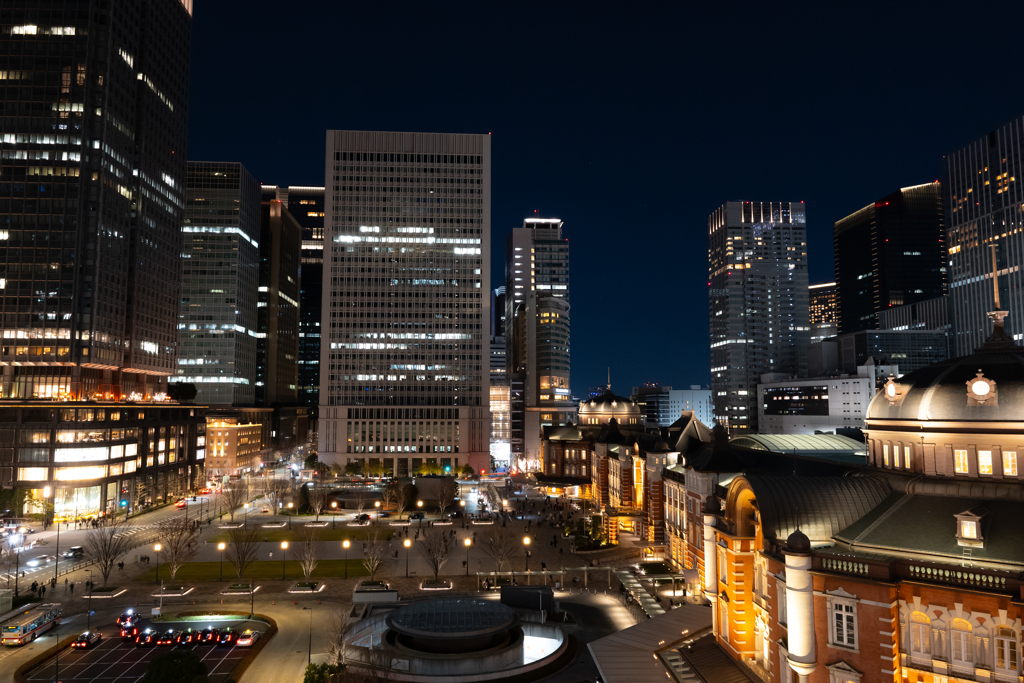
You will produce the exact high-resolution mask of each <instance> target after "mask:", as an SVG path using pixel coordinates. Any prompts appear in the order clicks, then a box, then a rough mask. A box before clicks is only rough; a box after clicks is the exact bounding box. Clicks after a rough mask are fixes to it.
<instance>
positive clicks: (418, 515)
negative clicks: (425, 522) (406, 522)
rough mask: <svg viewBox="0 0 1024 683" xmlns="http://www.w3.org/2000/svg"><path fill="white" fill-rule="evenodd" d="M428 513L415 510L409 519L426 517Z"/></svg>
mask: <svg viewBox="0 0 1024 683" xmlns="http://www.w3.org/2000/svg"><path fill="white" fill-rule="evenodd" d="M426 518H427V515H426V514H424V513H422V512H414V513H412V514H411V515H409V519H426Z"/></svg>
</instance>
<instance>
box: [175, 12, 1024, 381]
mask: <svg viewBox="0 0 1024 683" xmlns="http://www.w3.org/2000/svg"><path fill="white" fill-rule="evenodd" d="M1022 19H1024V11H1022V5H1021V3H1019V2H992V3H986V4H983V5H980V4H975V3H966V2H892V3H879V2H859V3H820V2H816V3H766V2H756V3H744V2H711V3H697V2H673V3H637V4H630V3H621V2H620V3H614V4H613V3H593V2H591V3H568V2H545V3H526V2H517V3H487V2H476V3H452V2H449V3H409V2H387V3H384V2H358V3H356V2H337V1H335V0H330V1H323V2H317V1H315V0H305V1H293V2H290V3H282V2H280V1H278V2H266V1H263V0H197V1H196V3H195V13H194V23H193V49H192V57H193V59H192V76H191V100H190V103H189V105H190V108H191V111H190V122H191V125H190V132H191V135H190V140H189V158H190V159H195V160H223V161H239V162H241V163H243V164H244V165H245V166H246V167H248V168H249V169H250V170H251V171H252V172H253V174H254V175H255V176H256V177H257V178H258V179H259V180H260V181H261V182H265V183H277V184H282V185H302V184H309V185H313V184H316V185H320V184H323V182H324V176H323V172H324V168H323V159H324V131H325V130H327V129H329V128H337V129H360V130H363V129H369V130H408V131H440V132H459V133H470V132H479V133H487V132H491V133H492V134H493V141H492V152H493V180H492V186H491V188H492V192H493V206H492V216H491V219H492V225H493V234H492V248H491V257H492V258H491V260H492V278H493V279H494V282H493V285H494V286H497V285H499V284H502V281H503V278H504V254H503V251H504V242H505V235H506V234H507V232H508V230H509V229H511V228H512V227H514V226H516V225H520V224H521V223H522V219H523V218H524V217H526V216H528V215H529V214H531V213H532V212H533V211H534V210H535V209H537V210H539V211H540V214H541V215H543V216H558V217H560V218H562V219H563V220H564V221H565V231H566V234H567V236H568V237H569V238H570V243H571V245H572V264H571V265H572V274H571V278H572V306H573V309H572V359H573V360H572V368H573V369H572V386H573V391H574V393H576V394H577V395H582V394H583V393H584V392H585V391H586V389H587V387H589V386H591V385H597V384H603V383H604V381H605V368H606V367H607V366H609V365H610V366H611V367H612V382H613V385H614V388H615V390H616V391H617V392H618V393H626V392H628V391H629V388H630V387H631V386H633V385H635V384H639V383H640V382H643V381H660V382H661V383H662V384H671V385H674V386H676V387H679V386H684V387H685V386H686V385H688V384H691V383H694V384H697V383H700V384H705V383H707V382H708V381H709V380H710V376H709V371H708V367H709V366H708V314H707V238H706V235H707V216H708V214H709V213H710V212H711V211H712V210H713V209H714V208H715V207H716V206H718V205H720V204H722V203H723V202H725V201H726V200H730V199H734V200H739V199H743V200H757V201H784V200H795V201H799V200H804V201H806V203H807V217H808V241H809V249H810V272H811V282H820V281H825V280H828V279H831V277H832V273H833V271H832V239H831V231H832V224H833V222H834V221H835V220H836V219H838V218H841V217H842V216H844V215H846V214H848V213H850V212H852V211H854V210H856V209H858V208H860V207H861V206H863V205H865V204H867V203H868V202H870V201H872V200H874V199H875V198H876V197H879V196H882V195H884V194H887V193H889V192H891V191H893V190H894V189H896V188H898V187H902V186H906V185H913V184H917V183H923V182H928V181H931V180H935V179H937V178H941V174H942V167H943V155H944V154H947V153H948V152H950V151H952V150H954V149H956V148H957V147H959V146H962V145H964V144H966V143H968V142H970V141H971V140H973V139H974V138H978V137H981V136H982V135H984V134H985V133H987V132H988V131H989V130H991V129H992V128H994V127H996V126H999V125H1001V124H1003V123H1006V122H1007V121H1009V120H1011V119H1013V118H1015V117H1017V116H1020V115H1022V114H1024V88H1022V87H1021V85H1020V82H1019V76H1020V56H1019V51H1018V45H1017V43H1018V42H1019V41H1018V38H1017V34H1018V33H1019V30H1018V29H1019V27H1020V26H1021V24H1022Z"/></svg>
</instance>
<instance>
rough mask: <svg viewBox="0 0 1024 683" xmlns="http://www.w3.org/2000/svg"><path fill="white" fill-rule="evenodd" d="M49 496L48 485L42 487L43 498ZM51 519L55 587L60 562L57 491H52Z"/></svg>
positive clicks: (55, 585)
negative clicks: (54, 527)
mask: <svg viewBox="0 0 1024 683" xmlns="http://www.w3.org/2000/svg"><path fill="white" fill-rule="evenodd" d="M49 497H50V487H49V486H44V487H43V498H49ZM53 521H54V522H55V523H56V524H57V544H56V546H55V547H54V549H53V553H54V555H56V556H57V560H56V561H55V562H54V563H53V586H54V588H56V587H57V565H59V564H60V522H58V521H57V493H56V491H55V492H54V493H53Z"/></svg>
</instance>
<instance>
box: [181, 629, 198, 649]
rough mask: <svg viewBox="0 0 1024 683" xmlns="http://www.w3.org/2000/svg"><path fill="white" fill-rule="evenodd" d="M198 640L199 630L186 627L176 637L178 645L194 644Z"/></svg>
mask: <svg viewBox="0 0 1024 683" xmlns="http://www.w3.org/2000/svg"><path fill="white" fill-rule="evenodd" d="M198 642H199V631H193V630H192V629H190V628H188V629H185V630H184V631H182V632H181V636H180V637H179V638H178V645H195V644H196V643H198Z"/></svg>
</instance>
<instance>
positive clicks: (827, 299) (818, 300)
mask: <svg viewBox="0 0 1024 683" xmlns="http://www.w3.org/2000/svg"><path fill="white" fill-rule="evenodd" d="M807 294H808V296H809V299H810V311H809V313H810V322H811V336H810V343H811V344H815V343H817V342H820V341H821V340H822V339H828V338H829V337H834V336H836V332H837V330H838V326H837V324H836V320H837V316H838V312H839V304H838V301H837V299H836V283H834V282H823V283H821V284H817V285H809V286H808V287H807Z"/></svg>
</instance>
